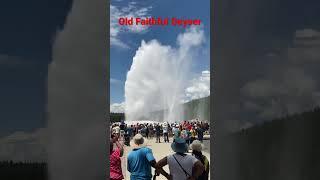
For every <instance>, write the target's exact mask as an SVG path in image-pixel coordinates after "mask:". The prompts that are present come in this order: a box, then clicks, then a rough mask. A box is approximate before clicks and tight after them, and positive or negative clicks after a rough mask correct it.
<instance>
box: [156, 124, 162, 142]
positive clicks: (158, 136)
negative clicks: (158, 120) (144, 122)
mask: <svg viewBox="0 0 320 180" xmlns="http://www.w3.org/2000/svg"><path fill="white" fill-rule="evenodd" d="M160 135H161V127H160V126H159V124H157V126H156V143H160Z"/></svg>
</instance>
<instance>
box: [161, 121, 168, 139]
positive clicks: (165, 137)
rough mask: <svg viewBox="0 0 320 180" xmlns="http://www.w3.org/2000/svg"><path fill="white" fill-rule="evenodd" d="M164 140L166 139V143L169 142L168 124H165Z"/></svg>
mask: <svg viewBox="0 0 320 180" xmlns="http://www.w3.org/2000/svg"><path fill="white" fill-rule="evenodd" d="M162 130H163V139H164V142H169V134H168V124H167V123H164V124H163V128H162Z"/></svg>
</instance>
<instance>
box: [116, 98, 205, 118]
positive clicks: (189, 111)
mask: <svg viewBox="0 0 320 180" xmlns="http://www.w3.org/2000/svg"><path fill="white" fill-rule="evenodd" d="M181 106H182V108H179V110H177V111H180V109H182V111H181V112H180V113H181V115H182V116H181V117H182V118H183V119H184V120H187V119H195V118H200V119H202V120H210V96H208V97H204V98H200V99H195V100H192V101H189V102H187V103H184V104H182V105H181ZM164 114H165V110H162V111H156V112H153V113H151V117H152V118H153V119H163V117H164ZM110 119H111V122H120V121H121V120H123V119H125V114H124V113H110Z"/></svg>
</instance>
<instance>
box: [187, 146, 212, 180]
mask: <svg viewBox="0 0 320 180" xmlns="http://www.w3.org/2000/svg"><path fill="white" fill-rule="evenodd" d="M190 149H192V155H193V156H194V157H195V158H197V159H198V160H199V161H200V162H201V163H202V164H203V165H204V171H203V173H202V174H201V175H200V176H199V177H198V180H208V179H209V170H210V165H209V160H208V158H207V157H206V156H205V155H203V154H202V149H203V144H202V143H201V141H199V140H194V141H193V142H192V144H191V145H190Z"/></svg>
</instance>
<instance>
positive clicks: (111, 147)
mask: <svg viewBox="0 0 320 180" xmlns="http://www.w3.org/2000/svg"><path fill="white" fill-rule="evenodd" d="M112 151H113V142H112V139H110V153H111V152H112Z"/></svg>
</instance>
